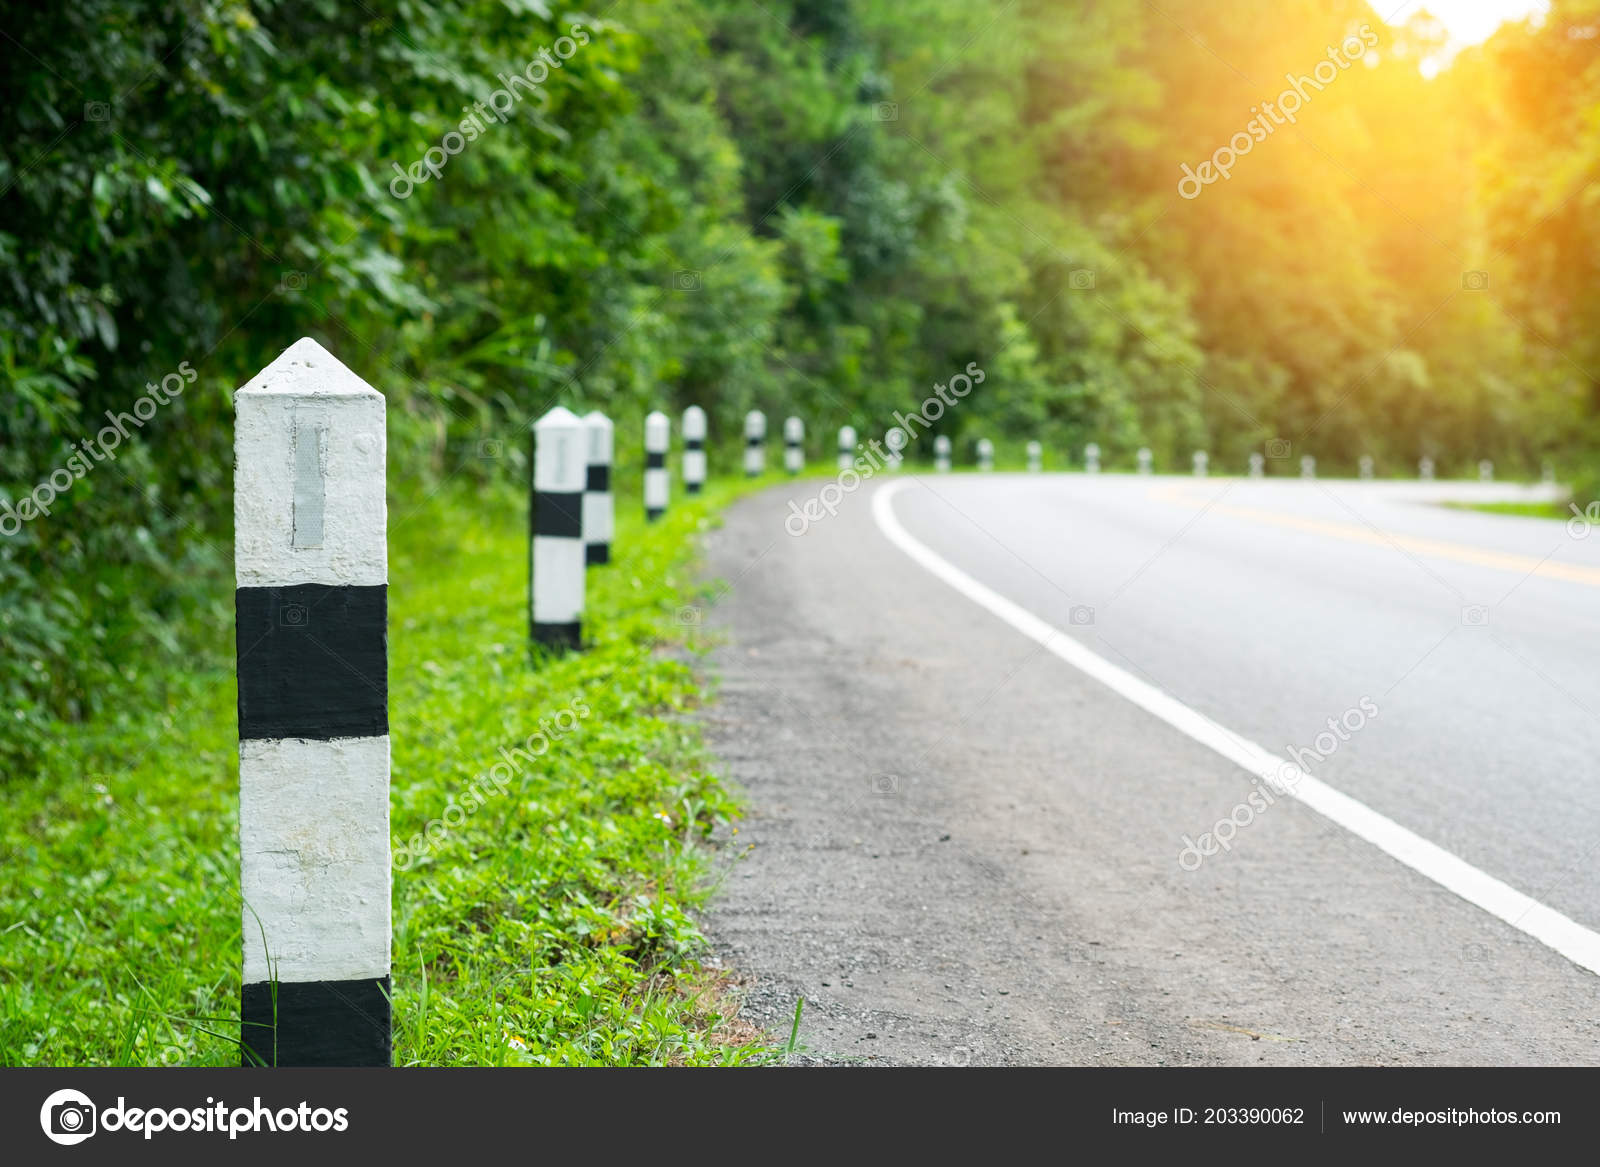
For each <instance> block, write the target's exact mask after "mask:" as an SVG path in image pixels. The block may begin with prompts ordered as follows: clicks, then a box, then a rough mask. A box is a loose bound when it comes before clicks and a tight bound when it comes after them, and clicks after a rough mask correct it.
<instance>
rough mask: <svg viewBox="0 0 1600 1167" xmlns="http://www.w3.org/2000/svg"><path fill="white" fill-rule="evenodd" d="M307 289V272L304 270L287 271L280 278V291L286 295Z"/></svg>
mask: <svg viewBox="0 0 1600 1167" xmlns="http://www.w3.org/2000/svg"><path fill="white" fill-rule="evenodd" d="M305 290H306V273H305V272H303V271H285V272H284V273H282V275H281V276H280V277H279V279H278V291H279V292H280V293H282V294H283V295H285V296H293V295H296V294H298V293H300V292H303V291H305Z"/></svg>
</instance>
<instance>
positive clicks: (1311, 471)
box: [1300, 454, 1317, 478]
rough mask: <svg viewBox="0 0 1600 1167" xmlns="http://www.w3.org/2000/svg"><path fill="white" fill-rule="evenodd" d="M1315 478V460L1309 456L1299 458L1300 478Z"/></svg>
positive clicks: (1303, 455)
mask: <svg viewBox="0 0 1600 1167" xmlns="http://www.w3.org/2000/svg"><path fill="white" fill-rule="evenodd" d="M1316 476H1317V460H1316V459H1315V458H1313V457H1312V456H1311V455H1310V454H1302V455H1301V456H1300V477H1301V478H1315V477H1316Z"/></svg>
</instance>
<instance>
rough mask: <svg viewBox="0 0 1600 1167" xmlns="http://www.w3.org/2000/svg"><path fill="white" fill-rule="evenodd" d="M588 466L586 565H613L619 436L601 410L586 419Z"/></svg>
mask: <svg viewBox="0 0 1600 1167" xmlns="http://www.w3.org/2000/svg"><path fill="white" fill-rule="evenodd" d="M583 433H584V439H585V442H586V444H587V448H586V450H585V453H584V461H585V463H586V465H587V469H586V471H585V475H586V478H585V481H584V484H583V558H584V562H585V563H610V562H611V539H612V536H613V535H615V534H616V529H617V516H616V502H615V500H614V499H613V498H612V497H611V458H612V453H613V447H614V445H615V442H614V439H615V436H616V435H615V433H614V431H613V429H612V425H611V419H610V418H609V417H607V416H606V415H605V414H603V413H601V412H600V411H599V410H598V409H596V410H591V411H590V412H589V413H586V414H584V415H583Z"/></svg>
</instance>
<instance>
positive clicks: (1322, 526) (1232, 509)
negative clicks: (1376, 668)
mask: <svg viewBox="0 0 1600 1167" xmlns="http://www.w3.org/2000/svg"><path fill="white" fill-rule="evenodd" d="M1197 491H1198V488H1196V487H1191V486H1156V487H1152V488H1151V490H1150V497H1151V498H1152V499H1155V500H1156V501H1157V502H1166V503H1176V504H1178V505H1181V506H1188V507H1205V508H1206V509H1207V510H1208V511H1209V512H1210V513H1212V514H1219V515H1229V516H1231V517H1233V518H1236V519H1247V520H1250V521H1251V522H1256V523H1265V524H1267V525H1268V526H1273V527H1282V528H1284V529H1286V530H1290V531H1304V532H1306V533H1307V534H1311V535H1323V536H1325V537H1327V538H1329V539H1343V540H1344V541H1345V542H1347V543H1364V544H1366V545H1367V546H1369V547H1388V548H1399V549H1401V550H1403V551H1409V552H1411V553H1412V554H1414V555H1427V556H1431V557H1432V558H1434V559H1448V560H1451V561H1453V562H1455V563H1470V564H1472V565H1473V566H1474V567H1489V568H1494V569H1496V570H1498V571H1510V572H1515V573H1517V574H1518V575H1523V576H1529V575H1537V576H1542V577H1543V578H1545V579H1559V580H1564V581H1566V582H1567V583H1577V584H1587V585H1588V586H1589V587H1600V567H1582V566H1578V565H1576V564H1570V563H1558V562H1556V561H1555V560H1551V559H1545V560H1539V559H1534V558H1533V557H1531V556H1528V555H1515V554H1513V553H1511V552H1509V551H1490V550H1488V549H1487V548H1483V547H1473V546H1471V545H1470V544H1466V543H1450V542H1447V541H1445V540H1443V539H1424V538H1422V537H1420V536H1417V535H1400V534H1395V533H1393V532H1389V531H1380V530H1374V529H1373V528H1370V527H1363V526H1361V525H1360V524H1357V523H1340V522H1335V521H1333V520H1330V519H1307V518H1302V517H1301V516H1299V515H1291V514H1285V513H1284V512H1283V511H1269V510H1266V509H1264V508H1262V507H1251V506H1240V505H1239V504H1238V503H1229V502H1218V503H1210V499H1209V498H1207V497H1206V496H1205V495H1204V494H1197ZM1207 503H1210V505H1209V506H1207V505H1206V504H1207Z"/></svg>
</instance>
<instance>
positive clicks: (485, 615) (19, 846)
mask: <svg viewBox="0 0 1600 1167" xmlns="http://www.w3.org/2000/svg"><path fill="white" fill-rule="evenodd" d="M727 494H728V491H727V489H726V488H723V487H720V486H716V485H715V484H714V485H713V488H712V489H711V490H710V491H708V493H707V495H706V496H704V499H703V501H699V502H696V503H694V504H680V505H678V506H676V507H674V508H673V510H672V511H671V512H670V514H669V516H668V518H667V519H665V520H663V521H662V522H661V523H658V524H655V525H652V526H650V527H648V528H647V527H646V526H645V524H644V522H643V517H642V515H641V514H640V513H639V510H638V508H637V507H624V508H622V514H621V516H620V518H621V524H620V529H619V532H618V541H617V550H618V559H617V562H616V563H614V564H613V565H611V566H609V567H606V568H603V569H594V570H593V572H592V573H591V576H590V581H591V582H590V592H589V597H588V604H589V609H588V624H587V631H588V634H589V636H590V637H591V638H592V641H593V644H592V647H591V648H590V649H589V650H588V651H586V652H584V653H582V654H569V655H566V656H564V657H561V658H559V659H547V660H545V661H543V662H542V664H541V666H540V667H539V668H537V669H530V668H529V667H528V649H527V640H526V636H527V623H526V621H527V615H526V609H525V607H524V596H525V594H526V586H527V580H526V567H525V563H526V554H527V540H526V535H525V534H524V523H523V520H522V518H521V516H522V515H523V514H524V513H525V510H524V507H525V504H524V503H523V501H522V499H521V497H520V495H521V492H520V491H519V490H515V489H512V488H510V487H508V486H503V485H502V486H496V487H493V488H490V489H488V490H474V489H470V488H467V487H465V486H463V485H456V486H451V487H447V488H446V489H445V490H443V491H442V492H441V493H439V494H437V495H435V496H433V497H431V498H429V497H427V489H426V488H425V486H424V485H423V484H419V483H415V482H413V483H410V484H407V485H406V486H405V487H403V488H402V489H401V490H400V491H399V492H398V494H397V496H396V497H395V498H394V499H392V500H391V507H390V510H391V514H392V515H395V516H404V517H403V518H397V520H396V522H395V523H394V526H393V529H392V545H393V553H392V562H391V576H390V578H391V580H392V584H391V589H390V591H391V605H392V607H391V618H392V619H391V623H392V633H391V637H390V639H391V645H392V654H393V655H392V659H391V661H390V679H391V708H392V713H391V719H392V722H393V724H394V726H395V732H394V759H393V792H394V793H393V811H392V829H393V833H394V838H395V846H396V849H397V855H398V854H399V853H400V850H401V849H402V848H404V847H406V846H407V845H408V843H409V841H410V840H411V839H412V838H413V836H416V835H419V834H424V833H425V832H427V830H428V824H429V823H431V822H434V821H435V820H438V821H441V822H443V823H444V824H446V825H447V828H448V829H446V830H444V832H443V835H442V837H441V838H439V839H438V840H437V841H436V842H434V843H432V844H431V845H430V846H428V847H427V848H426V849H425V850H424V851H422V852H419V853H417V854H416V855H411V856H408V857H407V858H405V859H402V860H401V861H400V864H399V865H400V866H401V867H403V870H398V871H397V872H396V874H395V881H394V906H395V941H394V945H395V946H394V976H393V985H394V1003H395V1060H396V1064H402V1065H517V1064H560V1065H645V1064H649V1065H660V1064H668V1063H671V1064H723V1063H730V1062H731V1063H737V1062H744V1061H750V1060H752V1059H759V1058H765V1057H767V1056H768V1053H769V1051H768V1050H767V1049H765V1048H764V1047H762V1046H761V1045H759V1044H751V1043H750V1037H751V1032H750V1031H749V1027H748V1026H745V1027H744V1030H743V1032H740V1031H738V1030H736V1029H734V1028H733V1027H731V1026H730V1025H729V1024H728V1022H729V1021H730V1014H731V1012H732V1011H733V1010H732V1008H731V1005H730V1000H731V998H730V996H729V994H728V993H727V991H726V987H725V986H724V985H723V984H722V982H721V981H720V980H719V979H718V975H717V974H715V973H714V972H712V971H711V970H708V969H705V968H703V967H702V966H701V965H700V964H698V963H697V960H696V955H697V953H698V951H699V950H700V948H701V947H702V946H703V940H702V938H701V936H700V933H699V931H698V929H697V927H696V925H695V923H694V921H693V920H692V919H691V917H690V916H689V915H688V909H689V907H691V906H692V905H693V904H694V903H696V902H697V901H698V899H699V897H700V896H701V895H702V894H703V892H704V890H705V876H706V873H707V862H708V857H709V855H710V854H711V850H712V846H713V845H712V843H711V842H710V841H709V837H710V835H711V832H712V831H713V829H716V828H719V827H723V826H724V825H725V824H726V823H727V821H728V819H729V817H730V816H731V815H732V814H733V812H734V810H735V806H734V803H733V802H732V800H731V799H730V797H729V795H728V793H727V792H726V791H725V790H724V789H723V788H722V787H721V786H720V785H719V784H718V782H717V780H716V779H715V777H714V776H713V775H712V773H711V772H710V770H709V769H708V763H707V758H706V755H705V752H704V750H703V748H702V746H701V744H700V741H699V737H698V733H697V731H696V729H695V728H694V725H693V723H692V722H691V721H689V720H688V719H686V718H685V716H684V714H685V713H687V712H688V711H689V710H691V709H692V708H693V707H694V705H695V703H696V701H697V700H698V694H699V691H700V686H699V683H698V681H697V679H696V677H695V676H694V674H693V672H692V671H691V669H690V667H689V665H688V664H687V663H685V660H684V658H683V654H682V652H681V651H674V650H675V649H676V650H681V649H683V648H685V647H687V648H690V649H693V648H694V647H695V645H694V644H693V643H690V644H687V645H686V644H684V639H683V638H684V637H685V635H688V636H689V637H690V640H691V641H693V640H695V639H697V636H696V634H695V630H694V626H693V625H692V624H686V623H684V622H680V621H679V620H678V619H677V618H676V614H677V611H678V605H679V604H681V603H682V602H683V599H684V598H685V594H686V590H687V589H690V588H691V587H692V583H691V580H692V564H691V563H690V562H689V561H690V558H691V555H692V552H691V550H690V548H692V546H693V544H694V538H693V537H694V535H695V534H696V533H697V532H699V531H700V530H701V529H703V528H704V527H705V526H706V525H707V523H708V521H709V520H708V519H707V515H709V514H711V513H714V512H715V510H716V509H717V508H718V506H719V505H720V504H721V502H722V501H724V500H725V498H726V497H727ZM441 530H448V531H451V532H452V533H453V535H454V538H453V540H452V541H451V542H450V543H448V544H441V541H440V540H439V538H438V532H439V531H441ZM228 635H229V627H228V624H227V623H226V622H223V621H217V622H215V623H213V624H212V625H211V626H210V630H209V631H208V633H207V634H206V638H207V639H209V640H210V641H211V642H212V643H211V644H210V645H209V647H210V648H211V649H212V651H213V652H214V653H215V654H216V655H217V656H219V657H222V656H225V655H226V648H225V646H224V645H223V644H222V643H219V642H220V641H222V640H224V639H226V638H227V636H228ZM234 699H235V698H234V684H233V670H232V666H231V662H229V663H228V665H227V667H225V668H223V669H221V670H218V671H213V672H206V671H204V670H195V671H189V672H180V673H177V674H175V676H174V679H173V681H172V684H171V688H170V691H169V693H168V696H167V699H166V700H165V701H163V702H162V703H161V704H160V705H159V706H158V707H157V708H155V709H153V710H151V711H149V712H148V713H145V714H144V715H130V716H129V717H127V718H126V719H124V721H123V722H122V723H121V724H118V725H116V726H108V727H107V728H106V729H105V731H104V732H100V733H94V734H88V733H74V734H71V735H56V736H52V737H50V738H49V739H47V740H48V744H47V746H46V747H45V751H44V756H43V761H42V765H41V768H40V772H39V774H38V775H37V776H36V777H32V778H28V779H25V780H14V781H12V782H11V783H9V784H8V787H7V791H6V794H7V814H6V815H5V818H4V821H3V822H0V915H3V917H4V919H5V921H6V928H5V931H4V934H3V937H0V1065H19V1064H30V1065H40V1064H46V1065H85V1064H87V1065H103V1064H111V1065H164V1064H165V1065H174V1064H205V1065H237V1064H238V1058H239V1054H238V1048H237V1045H236V1042H237V1035H238V996H239V978H240V946H239V920H240V914H241V911H240V900H239V896H238V847H237V842H236V839H237V829H238V826H237V821H238V815H237V812H238V799H237V795H236V790H237V785H238V759H237V735H236V732H235V728H234V722H233V703H234ZM579 710H587V712H586V713H578V712H574V713H572V714H571V715H569V716H565V717H564V716H562V714H563V712H564V711H579ZM574 721H575V724H573V722H574ZM568 726H570V729H567V732H561V730H562V729H566V728H567V727H568ZM552 727H555V728H554V731H552ZM540 732H544V733H546V734H547V738H546V740H547V741H548V742H549V746H548V749H545V750H542V751H540V752H539V753H538V755H537V758H536V761H535V762H533V763H530V762H527V761H522V760H520V759H519V763H520V771H519V772H518V773H515V774H513V775H511V776H510V778H509V780H508V781H507V782H506V783H504V788H503V789H501V787H500V785H498V784H495V783H488V784H485V783H483V782H482V781H481V776H482V775H483V774H484V773H485V771H487V770H489V769H490V768H491V767H492V766H494V765H495V764H496V763H499V762H500V761H501V760H502V758H503V756H504V755H502V753H501V752H500V751H501V750H502V748H506V749H508V750H509V749H516V748H525V747H526V745H527V742H528V739H529V738H530V737H531V736H532V735H534V734H537V733H540ZM534 748H535V750H538V745H537V744H536V745H535V747H534ZM474 790H477V791H480V792H483V795H484V796H483V797H482V798H478V799H475V798H474V797H473V793H472V792H473V791H474ZM452 807H453V808H456V809H455V810H453V811H452V809H451V808H452ZM451 824H454V825H451ZM436 833H437V832H436ZM724 837H726V831H724Z"/></svg>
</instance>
